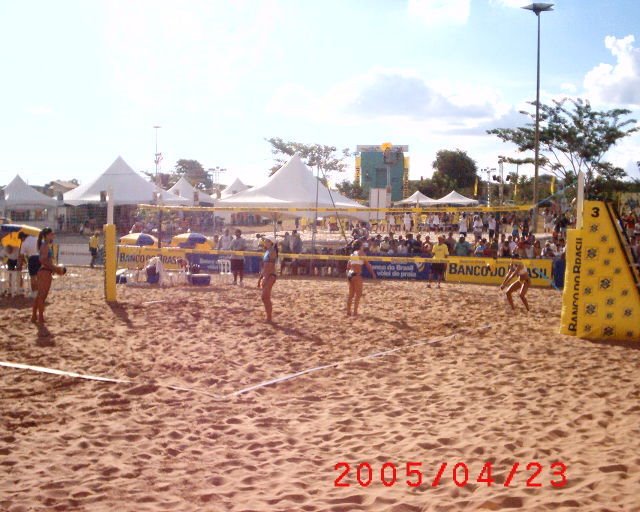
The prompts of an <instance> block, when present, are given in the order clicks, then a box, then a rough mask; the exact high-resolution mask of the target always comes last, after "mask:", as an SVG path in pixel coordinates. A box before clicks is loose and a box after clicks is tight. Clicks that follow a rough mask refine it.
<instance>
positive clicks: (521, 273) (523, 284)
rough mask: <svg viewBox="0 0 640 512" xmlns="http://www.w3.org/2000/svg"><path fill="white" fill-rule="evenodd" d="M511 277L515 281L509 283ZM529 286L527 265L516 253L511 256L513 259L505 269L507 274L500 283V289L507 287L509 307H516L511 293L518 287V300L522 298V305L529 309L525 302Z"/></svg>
mask: <svg viewBox="0 0 640 512" xmlns="http://www.w3.org/2000/svg"><path fill="white" fill-rule="evenodd" d="M513 279H516V281H514V282H513V283H511V281H512V280H513ZM510 283H511V284H510ZM529 286H531V279H530V278H529V272H528V271H527V267H526V265H525V264H524V262H523V261H520V259H519V256H518V255H517V254H516V255H514V256H513V260H511V263H510V264H509V268H508V270H507V275H506V277H505V278H504V281H503V282H502V284H501V285H500V289H501V290H504V289H505V288H507V300H508V301H509V304H510V305H511V309H514V310H515V309H516V308H515V306H514V305H513V298H512V297H511V295H512V294H513V292H515V291H516V289H517V288H520V292H519V295H520V300H522V303H523V304H524V307H525V308H527V311H529V303H528V302H527V298H526V295H527V290H528V289H529Z"/></svg>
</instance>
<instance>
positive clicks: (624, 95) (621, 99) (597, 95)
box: [584, 35, 640, 105]
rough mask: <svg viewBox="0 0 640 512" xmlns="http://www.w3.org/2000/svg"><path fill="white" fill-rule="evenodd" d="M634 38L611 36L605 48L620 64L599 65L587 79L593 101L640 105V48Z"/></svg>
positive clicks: (585, 79) (586, 86)
mask: <svg viewBox="0 0 640 512" xmlns="http://www.w3.org/2000/svg"><path fill="white" fill-rule="evenodd" d="M634 41H635V38H634V37H633V36H632V35H629V36H627V37H624V38H622V39H618V38H616V37H614V36H607V37H605V39H604V44H605V47H606V48H607V49H608V50H609V51H611V54H612V55H613V56H614V57H615V58H616V64H615V65H611V64H605V63H602V64H598V65H597V66H596V67H595V68H593V69H592V70H591V71H589V72H588V73H587V74H586V76H585V78H584V88H585V90H586V92H587V94H588V96H589V98H590V99H592V100H594V101H600V102H603V103H615V104H619V105H640V48H634V46H633V43H634Z"/></svg>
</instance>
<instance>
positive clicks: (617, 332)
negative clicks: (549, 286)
mask: <svg viewBox="0 0 640 512" xmlns="http://www.w3.org/2000/svg"><path fill="white" fill-rule="evenodd" d="M582 218H583V223H582V227H581V228H580V229H570V230H568V231H567V252H566V260H567V268H566V273H565V286H564V292H563V297H562V313H561V327H560V332H562V333H563V334H568V335H572V336H578V337H580V338H584V339H592V340H601V339H609V340H624V341H640V320H639V319H640V289H639V288H638V282H637V279H636V278H635V277H634V271H633V267H632V264H633V261H632V260H631V258H630V255H629V254H628V253H627V252H626V250H625V246H624V242H623V238H621V235H620V232H619V230H618V229H617V226H616V222H617V219H616V216H615V214H614V213H613V211H612V210H611V208H610V206H609V205H607V204H606V203H604V202H601V201H585V202H584V209H583V217H582Z"/></svg>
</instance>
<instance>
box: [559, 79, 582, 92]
mask: <svg viewBox="0 0 640 512" xmlns="http://www.w3.org/2000/svg"><path fill="white" fill-rule="evenodd" d="M560 89H562V90H563V91H567V92H568V93H569V94H575V93H576V92H577V91H578V88H577V87H576V85H575V84H572V83H569V82H564V83H562V84H560Z"/></svg>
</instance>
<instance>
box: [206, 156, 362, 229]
mask: <svg viewBox="0 0 640 512" xmlns="http://www.w3.org/2000/svg"><path fill="white" fill-rule="evenodd" d="M316 197H317V199H316ZM316 204H317V206H318V208H333V207H334V206H335V207H338V208H357V209H364V208H365V207H364V206H362V205H361V204H360V203H357V202H356V201H354V200H353V199H349V198H348V197H345V196H343V195H342V194H340V193H339V192H336V191H331V192H329V189H328V188H327V187H325V186H324V185H323V184H322V182H320V181H319V180H318V179H317V178H316V177H315V176H314V175H313V172H312V171H311V169H309V167H307V166H306V165H305V163H304V162H303V161H302V160H301V159H300V155H298V154H297V153H296V154H295V155H293V156H292V157H291V159H290V160H289V161H288V162H287V163H286V164H284V165H283V166H282V167H280V169H278V170H277V171H276V172H275V173H274V174H273V175H272V176H271V177H270V178H269V179H268V180H267V181H266V182H265V183H264V184H263V185H260V186H257V187H254V188H250V189H248V190H244V191H243V192H239V193H237V194H235V195H233V196H230V197H227V198H225V199H221V200H219V201H217V203H216V206H236V207H246V208H260V207H279V208H308V209H309V210H308V211H298V212H291V213H290V214H289V215H291V216H295V217H306V218H313V217H314V215H315V212H314V209H315V208H316ZM331 215H332V214H331V212H319V214H318V216H319V217H326V216H331ZM339 215H340V216H344V217H352V218H357V219H360V220H367V219H368V218H369V214H368V213H367V212H363V213H356V212H340V213H339Z"/></svg>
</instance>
